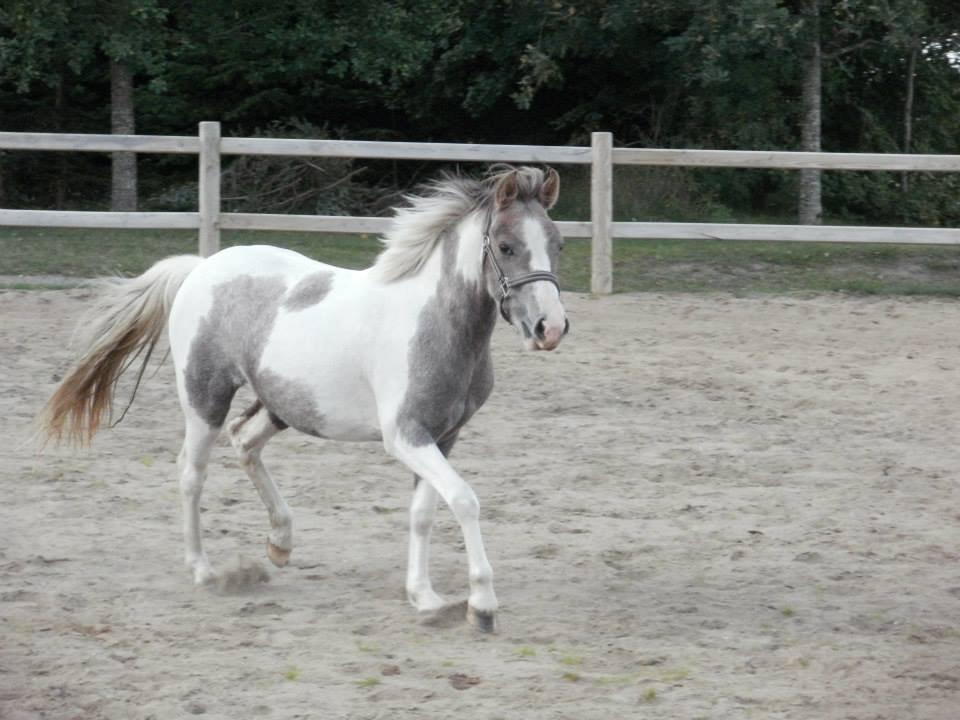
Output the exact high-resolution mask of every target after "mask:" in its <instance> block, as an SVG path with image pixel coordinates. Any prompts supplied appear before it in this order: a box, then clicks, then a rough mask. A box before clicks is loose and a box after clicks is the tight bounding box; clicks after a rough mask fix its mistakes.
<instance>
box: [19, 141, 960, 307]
mask: <svg viewBox="0 0 960 720" xmlns="http://www.w3.org/2000/svg"><path fill="white" fill-rule="evenodd" d="M0 150H20V151H36V150H39V151H59V152H64V151H68V152H132V153H158V154H164V153H170V154H186V155H190V154H192V155H197V156H198V164H199V180H200V182H199V202H198V205H199V211H198V212H75V211H55V210H11V209H0V225H10V226H21V227H74V228H131V229H166V228H169V229H189V230H197V234H198V242H199V252H200V254H201V255H205V256H206V255H210V254H212V253H214V252H216V251H217V250H218V249H219V247H220V231H221V230H281V231H312V232H338V233H357V234H380V233H384V232H386V231H387V230H388V229H389V228H390V225H391V222H392V220H391V219H390V218H382V217H347V216H340V215H280V214H269V213H225V212H221V209H220V207H221V199H220V168H221V157H222V156H223V155H276V156H315V157H349V158H365V159H390V160H435V161H463V162H487V163H490V162H507V163H519V162H524V163H542V164H555V165H566V164H574V165H589V166H590V168H591V193H590V194H591V200H590V206H591V210H590V220H589V221H560V222H557V227H558V229H559V230H560V232H561V233H562V234H563V235H564V236H566V237H576V238H591V242H592V245H591V248H592V249H591V258H592V259H591V290H592V291H593V292H595V293H601V294H602V293H609V292H612V289H613V260H612V256H613V242H612V240H613V238H615V237H617V238H625V239H627V238H629V239H681V240H703V239H711V240H719V241H725V240H747V241H757V240H782V241H790V242H849V243H900V244H928V245H960V228H956V229H954V228H915V227H856V226H836V225H760V224H736V223H729V224H728V223H678V222H615V221H614V220H613V207H612V204H613V203H612V198H613V179H614V178H613V168H614V167H615V166H617V165H648V166H684V167H721V168H768V169H771V168H772V169H780V170H799V169H806V168H814V169H821V170H868V171H888V172H908V171H909V172H960V155H904V154H900V155H897V154H890V155H883V154H872V153H826V152H817V153H808V152H781V151H766V150H693V149H682V150H671V149H662V148H615V147H613V136H612V135H611V134H610V133H604V132H600V133H593V135H592V138H591V145H590V147H568V146H553V145H475V144H469V143H412V142H379V141H353V140H300V139H276V138H231V137H227V138H224V137H221V136H220V124H219V123H216V122H203V123H200V128H199V133H198V135H197V136H196V137H192V136H179V135H176V136H174V135H168V136H159V135H86V134H54V133H11V132H0Z"/></svg>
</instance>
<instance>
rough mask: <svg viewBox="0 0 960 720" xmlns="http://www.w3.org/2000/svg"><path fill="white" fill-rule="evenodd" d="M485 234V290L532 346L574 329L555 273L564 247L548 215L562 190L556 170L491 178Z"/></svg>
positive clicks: (548, 345) (545, 345) (555, 341)
mask: <svg viewBox="0 0 960 720" xmlns="http://www.w3.org/2000/svg"><path fill="white" fill-rule="evenodd" d="M492 183H493V197H492V201H491V204H490V210H489V214H488V216H487V221H486V225H485V228H484V233H483V243H484V246H483V262H484V270H485V273H484V275H485V278H486V282H487V289H488V290H489V291H490V294H491V295H492V296H493V297H494V298H496V299H497V300H498V302H499V305H500V313H501V314H502V315H503V317H504V318H506V320H507V321H508V322H509V323H510V324H511V325H513V326H514V327H515V328H517V330H519V331H520V333H521V334H522V335H523V343H524V347H526V348H527V349H528V350H553V349H554V348H555V347H557V345H559V344H560V341H561V340H562V339H563V336H564V335H566V334H567V331H568V330H569V329H570V323H569V321H568V320H567V313H566V311H565V310H564V308H563V303H562V302H561V301H560V286H559V283H558V281H557V277H556V271H557V264H558V261H559V257H560V250H561V248H562V247H563V238H562V237H561V236H560V231H559V230H557V226H556V225H554V224H553V221H552V220H551V219H550V217H549V216H548V215H547V211H548V210H549V209H550V208H552V207H553V205H554V203H556V201H557V196H558V195H559V193H560V176H559V175H558V174H557V171H556V170H553V169H552V168H551V169H549V170H547V172H546V173H544V172H543V171H541V170H539V169H537V168H529V167H525V168H520V169H509V170H507V171H505V172H501V173H498V174H497V175H494V176H493V178H492Z"/></svg>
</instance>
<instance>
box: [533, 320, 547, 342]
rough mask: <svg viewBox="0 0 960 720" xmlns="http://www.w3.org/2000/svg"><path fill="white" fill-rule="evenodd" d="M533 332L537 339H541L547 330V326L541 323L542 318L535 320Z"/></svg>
mask: <svg viewBox="0 0 960 720" xmlns="http://www.w3.org/2000/svg"><path fill="white" fill-rule="evenodd" d="M533 332H534V333H535V334H536V336H537V338H538V339H540V340H543V338H544V336H545V335H546V332H547V327H546V325H544V324H543V318H540V319H539V320H537V325H536V327H535V328H533Z"/></svg>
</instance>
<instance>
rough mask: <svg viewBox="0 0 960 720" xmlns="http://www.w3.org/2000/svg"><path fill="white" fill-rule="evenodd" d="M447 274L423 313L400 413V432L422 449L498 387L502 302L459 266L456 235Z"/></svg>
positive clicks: (447, 251)
mask: <svg viewBox="0 0 960 720" xmlns="http://www.w3.org/2000/svg"><path fill="white" fill-rule="evenodd" d="M442 242H443V253H444V256H443V265H444V269H443V277H442V278H441V280H440V282H439V283H438V284H437V292H436V294H435V295H434V296H433V297H432V298H431V299H430V300H429V301H428V302H427V304H426V305H425V306H424V307H423V310H421V311H420V317H419V318H418V319H417V330H416V332H415V333H414V335H413V337H412V338H411V340H410V347H409V351H408V355H407V361H408V364H409V382H408V385H407V391H406V394H405V395H404V398H403V402H402V403H401V404H400V410H399V412H398V415H397V426H398V430H399V432H400V435H401V436H402V437H403V438H404V440H406V441H407V442H409V443H410V444H411V445H414V446H417V447H420V446H423V445H429V444H431V443H434V442H437V441H438V440H440V439H441V438H443V437H445V436H448V435H450V434H451V433H454V432H455V431H456V430H458V429H459V428H461V427H462V426H463V425H464V424H465V423H466V422H467V421H468V420H469V419H470V418H471V417H472V416H473V414H474V413H475V412H476V411H477V409H478V408H479V407H480V406H481V405H483V403H484V402H485V401H486V399H487V397H489V395H490V391H491V390H492V389H493V363H492V362H491V361H490V337H491V335H492V333H493V327H494V325H495V324H496V320H497V315H496V304H495V303H494V301H493V298H491V297H490V295H489V293H488V292H487V291H486V289H485V288H484V287H482V285H481V284H479V283H475V282H472V281H467V280H465V279H464V278H463V276H462V275H461V274H460V273H457V272H456V271H455V270H454V268H455V263H456V253H457V248H456V236H455V235H453V234H451V233H446V237H444V238H443V240H442Z"/></svg>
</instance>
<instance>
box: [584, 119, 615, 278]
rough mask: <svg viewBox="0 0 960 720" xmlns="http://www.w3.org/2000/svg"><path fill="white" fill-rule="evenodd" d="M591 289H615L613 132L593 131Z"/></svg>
mask: <svg viewBox="0 0 960 720" xmlns="http://www.w3.org/2000/svg"><path fill="white" fill-rule="evenodd" d="M590 149H591V164H590V223H591V227H592V228H593V240H592V243H591V253H590V291H591V292H593V293H596V294H597V295H609V294H610V293H612V292H613V247H612V245H613V238H612V235H613V134H612V133H608V132H595V133H592V134H591V135H590Z"/></svg>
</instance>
